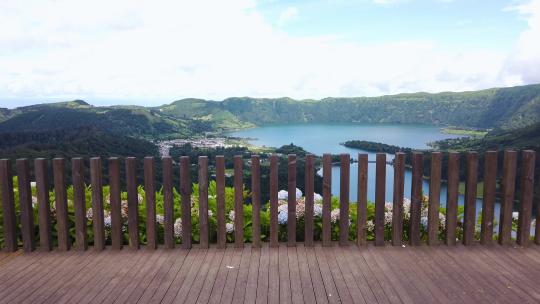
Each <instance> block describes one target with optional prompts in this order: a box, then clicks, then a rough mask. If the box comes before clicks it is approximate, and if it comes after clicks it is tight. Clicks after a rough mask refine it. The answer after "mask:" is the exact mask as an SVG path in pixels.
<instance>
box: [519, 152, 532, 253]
mask: <svg viewBox="0 0 540 304" xmlns="http://www.w3.org/2000/svg"><path fill="white" fill-rule="evenodd" d="M522 155H523V158H522V159H523V165H522V169H521V184H520V186H521V197H520V198H521V200H520V209H519V218H518V229H517V240H516V241H517V243H518V244H519V245H521V246H528V245H529V243H530V235H531V215H532V214H531V213H532V203H533V194H534V165H535V152H534V151H532V150H525V151H523V152H522Z"/></svg>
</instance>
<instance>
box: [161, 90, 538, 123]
mask: <svg viewBox="0 0 540 304" xmlns="http://www.w3.org/2000/svg"><path fill="white" fill-rule="evenodd" d="M159 109H160V111H162V112H163V113H167V114H170V115H173V116H176V117H182V118H200V119H205V120H208V121H210V122H211V123H213V125H214V126H215V127H221V128H236V127H242V126H244V125H247V126H249V125H263V124H272V123H304V122H319V123H321V122H322V123H324V122H359V123H424V124H432V125H453V126H462V127H473V128H490V129H491V128H503V129H511V128H519V127H524V126H528V125H531V124H533V123H536V122H540V85H528V86H520V87H513V88H500V89H488V90H482V91H474V92H460V93H451V92H447V93H438V94H429V93H414V94H399V95H390V96H381V97H355V98H325V99H322V100H319V101H317V100H293V99H290V98H277V99H260V98H250V97H243V98H236V97H235V98H228V99H225V100H224V101H206V100H201V99H185V100H179V101H176V102H174V103H172V104H170V105H165V106H162V107H160V108H159Z"/></svg>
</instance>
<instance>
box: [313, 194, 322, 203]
mask: <svg viewBox="0 0 540 304" xmlns="http://www.w3.org/2000/svg"><path fill="white" fill-rule="evenodd" d="M313 201H314V202H322V195H320V194H319V193H313Z"/></svg>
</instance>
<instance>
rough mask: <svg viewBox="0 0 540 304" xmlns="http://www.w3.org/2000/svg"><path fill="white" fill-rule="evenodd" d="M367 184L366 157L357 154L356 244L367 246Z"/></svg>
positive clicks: (365, 155)
mask: <svg viewBox="0 0 540 304" xmlns="http://www.w3.org/2000/svg"><path fill="white" fill-rule="evenodd" d="M367 184H368V155H367V154H358V193H357V195H358V198H357V200H358V201H357V206H356V208H357V219H356V244H357V245H358V246H365V245H366V244H367V227H366V225H367Z"/></svg>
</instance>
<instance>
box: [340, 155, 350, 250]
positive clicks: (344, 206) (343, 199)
mask: <svg viewBox="0 0 540 304" xmlns="http://www.w3.org/2000/svg"><path fill="white" fill-rule="evenodd" d="M340 164H341V168H340V179H339V183H340V185H339V218H340V220H339V244H340V245H341V246H347V245H349V185H350V179H351V156H350V155H349V154H346V153H344V154H341V155H340Z"/></svg>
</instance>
